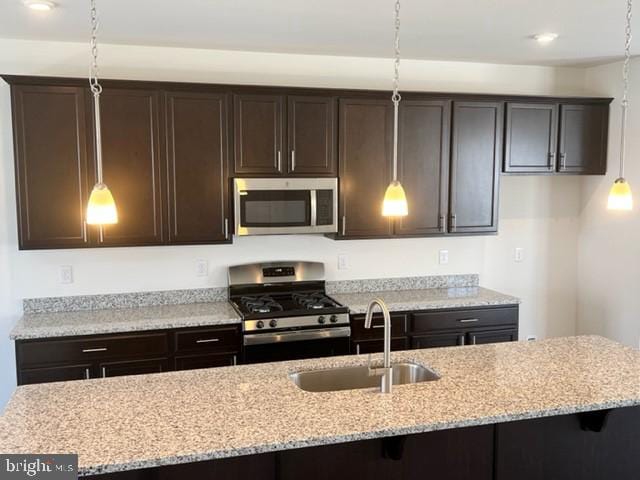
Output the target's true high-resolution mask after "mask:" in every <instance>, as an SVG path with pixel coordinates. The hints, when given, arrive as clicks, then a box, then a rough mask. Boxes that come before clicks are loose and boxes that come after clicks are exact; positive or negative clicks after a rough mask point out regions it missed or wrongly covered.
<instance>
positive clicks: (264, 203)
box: [233, 178, 338, 235]
mask: <svg viewBox="0 0 640 480" xmlns="http://www.w3.org/2000/svg"><path fill="white" fill-rule="evenodd" d="M233 190H234V194H233V198H234V207H235V227H236V228H235V233H236V235H273V234H290V233H331V232H337V231H338V180H337V179H336V178H236V179H234V181H233Z"/></svg>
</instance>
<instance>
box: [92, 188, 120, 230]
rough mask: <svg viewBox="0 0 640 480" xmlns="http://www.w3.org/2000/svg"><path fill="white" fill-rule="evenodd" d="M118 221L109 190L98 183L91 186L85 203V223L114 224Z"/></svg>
mask: <svg viewBox="0 0 640 480" xmlns="http://www.w3.org/2000/svg"><path fill="white" fill-rule="evenodd" d="M116 223H118V211H117V209H116V202H115V201H114V200H113V195H111V190H109V188H108V187H107V186H106V185H105V184H104V183H98V184H96V185H95V186H94V187H93V190H92V191H91V196H90V197H89V204H88V205H87V225H114V224H116Z"/></svg>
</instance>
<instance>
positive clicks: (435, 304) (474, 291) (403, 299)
mask: <svg viewBox="0 0 640 480" xmlns="http://www.w3.org/2000/svg"><path fill="white" fill-rule="evenodd" d="M332 296H333V298H334V299H335V300H337V301H338V302H340V303H342V304H343V305H346V306H348V307H349V311H350V312H351V313H365V312H366V311H367V305H368V304H369V302H370V301H371V300H372V299H374V298H381V299H382V300H384V302H385V303H386V304H387V307H389V310H390V311H392V312H400V311H409V310H432V309H443V308H465V307H486V306H497V305H518V304H519V303H520V299H518V298H516V297H512V296H511V295H505V294H503V293H499V292H496V291H494V290H489V289H488V288H482V287H477V286H471V287H453V288H425V289H420V290H393V291H373V292H363V293H338V294H334V295H332Z"/></svg>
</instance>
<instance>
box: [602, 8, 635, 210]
mask: <svg viewBox="0 0 640 480" xmlns="http://www.w3.org/2000/svg"><path fill="white" fill-rule="evenodd" d="M632 6H633V3H632V0H627V24H626V28H625V38H626V39H625V44H624V63H623V64H622V83H623V91H622V103H621V105H622V124H621V125H620V174H619V175H618V178H617V179H616V181H615V182H614V183H613V186H612V187H611V190H609V198H608V201H607V209H608V210H619V211H629V210H633V196H632V195H631V187H630V186H629V184H628V183H627V181H626V180H625V178H624V161H625V156H626V147H627V145H626V133H627V116H628V110H629V99H628V95H629V63H630V61H631V38H632V37H631V11H632Z"/></svg>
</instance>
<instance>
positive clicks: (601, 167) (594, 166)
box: [558, 105, 609, 174]
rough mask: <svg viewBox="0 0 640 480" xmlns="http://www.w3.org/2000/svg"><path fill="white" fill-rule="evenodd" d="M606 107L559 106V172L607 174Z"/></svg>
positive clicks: (607, 118) (607, 106) (607, 108)
mask: <svg viewBox="0 0 640 480" xmlns="http://www.w3.org/2000/svg"><path fill="white" fill-rule="evenodd" d="M608 128H609V105H561V106H560V162H559V164H558V171H559V172H566V173H589V174H604V173H606V171H607V135H608Z"/></svg>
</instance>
